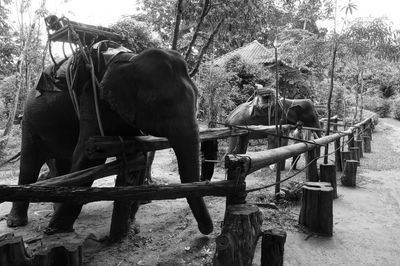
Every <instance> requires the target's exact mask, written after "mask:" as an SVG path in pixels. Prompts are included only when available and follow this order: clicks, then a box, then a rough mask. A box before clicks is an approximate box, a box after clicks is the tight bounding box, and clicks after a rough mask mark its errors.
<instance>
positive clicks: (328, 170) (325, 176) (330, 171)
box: [319, 164, 338, 199]
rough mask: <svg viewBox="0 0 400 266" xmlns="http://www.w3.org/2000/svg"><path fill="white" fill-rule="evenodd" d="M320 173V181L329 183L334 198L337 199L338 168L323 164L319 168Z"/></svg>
mask: <svg viewBox="0 0 400 266" xmlns="http://www.w3.org/2000/svg"><path fill="white" fill-rule="evenodd" d="M319 171H320V181H321V182H328V183H330V184H331V186H332V188H333V198H334V199H336V198H337V197H338V196H337V184H336V168H335V165H334V164H321V165H320V166H319Z"/></svg>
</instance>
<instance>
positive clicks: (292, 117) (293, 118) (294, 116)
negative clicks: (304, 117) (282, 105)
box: [287, 104, 304, 124]
mask: <svg viewBox="0 0 400 266" xmlns="http://www.w3.org/2000/svg"><path fill="white" fill-rule="evenodd" d="M302 112H304V108H303V107H301V106H300V105H299V104H294V105H292V106H290V107H289V111H288V115H287V121H288V122H289V123H292V124H295V123H297V121H299V117H300V116H299V115H298V114H300V113H302Z"/></svg>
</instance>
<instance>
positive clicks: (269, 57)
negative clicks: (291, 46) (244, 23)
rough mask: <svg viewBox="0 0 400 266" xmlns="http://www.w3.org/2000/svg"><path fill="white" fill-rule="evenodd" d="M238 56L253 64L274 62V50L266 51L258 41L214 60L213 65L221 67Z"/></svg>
mask: <svg viewBox="0 0 400 266" xmlns="http://www.w3.org/2000/svg"><path fill="white" fill-rule="evenodd" d="M238 55H239V56H240V57H241V58H242V59H243V60H244V61H247V62H250V63H253V64H263V63H267V62H271V61H274V60H275V59H274V49H268V48H267V47H265V46H264V45H262V44H261V43H259V42H258V41H256V40H254V41H252V42H251V43H248V44H246V45H244V46H242V47H239V48H237V49H235V50H233V51H230V52H228V53H226V54H224V55H222V56H220V57H217V58H215V59H214V62H213V64H214V65H219V66H223V65H224V64H225V63H226V62H227V61H228V60H230V59H231V58H233V57H234V56H238Z"/></svg>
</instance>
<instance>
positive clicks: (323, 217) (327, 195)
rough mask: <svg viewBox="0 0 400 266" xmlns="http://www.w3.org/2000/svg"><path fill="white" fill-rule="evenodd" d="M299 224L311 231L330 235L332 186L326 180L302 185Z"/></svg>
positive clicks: (331, 224)
mask: <svg viewBox="0 0 400 266" xmlns="http://www.w3.org/2000/svg"><path fill="white" fill-rule="evenodd" d="M299 224H301V225H304V226H305V227H307V228H309V229H310V230H311V231H313V232H315V233H317V234H319V235H323V236H332V232H333V188H332V187H331V184H330V183H327V182H307V183H306V184H305V185H304V186H303V195H302V204H301V210H300V216H299Z"/></svg>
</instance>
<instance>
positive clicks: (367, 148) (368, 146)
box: [363, 136, 371, 153]
mask: <svg viewBox="0 0 400 266" xmlns="http://www.w3.org/2000/svg"><path fill="white" fill-rule="evenodd" d="M363 141H364V152H365V153H371V137H370V136H364V137H363Z"/></svg>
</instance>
